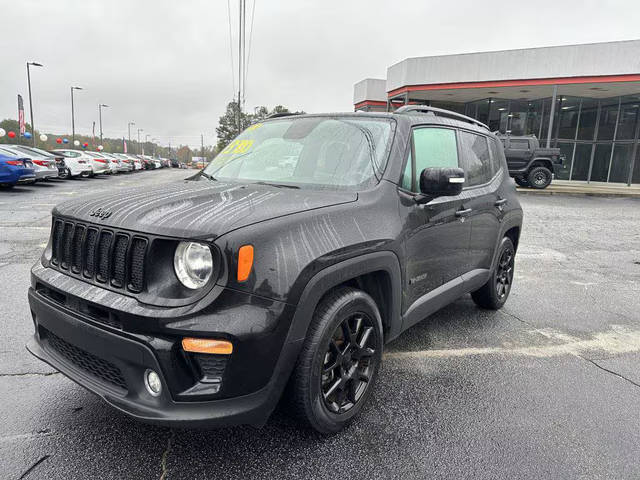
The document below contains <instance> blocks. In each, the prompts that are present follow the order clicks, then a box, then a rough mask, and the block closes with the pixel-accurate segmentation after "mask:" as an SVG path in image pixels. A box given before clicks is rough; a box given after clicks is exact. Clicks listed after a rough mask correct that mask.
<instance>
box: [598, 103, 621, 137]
mask: <svg viewBox="0 0 640 480" xmlns="http://www.w3.org/2000/svg"><path fill="white" fill-rule="evenodd" d="M616 123H618V99H617V98H616V99H615V100H607V101H605V100H603V101H602V102H601V104H600V121H599V122H598V138H597V140H613V139H614V138H613V137H614V134H615V131H616Z"/></svg>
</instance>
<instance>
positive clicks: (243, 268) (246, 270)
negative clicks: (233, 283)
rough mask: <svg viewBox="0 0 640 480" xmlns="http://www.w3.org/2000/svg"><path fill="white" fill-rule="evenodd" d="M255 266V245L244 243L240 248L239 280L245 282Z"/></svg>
mask: <svg viewBox="0 0 640 480" xmlns="http://www.w3.org/2000/svg"><path fill="white" fill-rule="evenodd" d="M252 266H253V245H243V246H242V247H240V250H238V281H239V282H244V281H246V280H247V278H249V274H250V273H251V267H252Z"/></svg>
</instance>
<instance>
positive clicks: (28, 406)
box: [0, 169, 640, 479]
mask: <svg viewBox="0 0 640 480" xmlns="http://www.w3.org/2000/svg"><path fill="white" fill-rule="evenodd" d="M191 173H193V171H185V170H166V169H163V170H159V171H150V172H140V173H135V174H128V175H127V174H126V175H118V176H116V177H113V178H104V179H81V180H73V181H56V182H50V183H46V184H41V185H35V186H29V187H19V188H15V189H13V190H12V191H0V280H1V285H2V288H0V306H1V307H2V310H1V311H2V315H1V322H2V327H3V336H2V340H3V341H2V345H0V405H2V408H1V409H0V477H1V478H3V479H4V478H7V479H18V478H28V479H40V478H47V479H63V478H64V479H70V478H78V479H85V478H101V479H112V478H113V479H116V478H117V479H122V478H145V479H146V478H164V479H170V478H176V479H177V478H190V479H205V478H215V477H224V478H228V479H232V478H264V479H274V478H305V479H315V478H318V479H320V478H322V479H326V478H330V477H334V476H335V477H340V478H398V477H401V476H402V477H404V478H427V477H428V478H474V479H484V478H487V479H488V478H492V479H493V478H541V477H542V478H638V477H640V462H639V461H638V458H639V456H640V413H639V412H640V409H639V408H638V404H639V403H640V369H639V368H638V360H640V200H638V199H633V198H599V197H591V196H585V197H582V196H562V195H553V196H537V195H526V196H525V195H523V196H521V201H522V204H523V208H524V211H525V227H524V231H523V235H522V239H521V244H520V248H519V251H518V255H517V257H516V277H515V285H514V288H513V290H512V293H511V297H510V298H509V300H508V302H507V304H506V306H505V308H504V309H503V310H501V311H498V312H489V311H484V310H480V309H478V308H477V307H476V306H475V305H474V304H473V302H472V301H471V299H470V297H468V296H467V297H463V298H461V299H460V300H458V301H457V302H455V303H454V304H452V305H450V306H449V307H446V308H445V309H443V310H441V311H440V312H438V313H437V314H435V315H433V316H432V317H430V318H428V319H426V320H425V321H423V322H422V323H421V324H418V325H417V326H415V327H414V328H412V329H410V330H409V331H407V332H405V333H404V334H403V335H402V336H401V337H400V338H398V339H397V340H396V341H394V342H393V343H392V344H390V345H388V347H387V350H386V353H385V358H384V364H383V368H382V371H381V375H380V377H379V381H378V383H377V385H376V388H375V392H374V396H373V397H372V400H373V401H372V402H371V403H370V404H369V405H368V407H367V408H366V409H365V411H364V412H363V414H362V415H361V417H360V418H359V419H358V420H357V421H356V422H354V423H353V424H352V425H351V426H350V427H349V428H348V429H347V430H346V431H344V432H342V433H340V434H338V435H335V436H332V437H322V436H320V435H317V434H315V433H313V432H310V431H308V430H304V429H300V428H298V427H297V425H296V424H295V423H294V422H292V421H291V420H289V418H288V417H287V415H286V412H284V411H282V410H278V411H277V412H276V413H275V414H274V415H273V417H272V419H271V420H270V422H269V423H268V424H267V425H266V426H265V427H263V428H261V429H255V428H252V427H238V428H229V429H223V430H215V431H187V430H171V429H168V428H160V427H153V426H148V425H144V424H140V423H137V422H135V421H133V420H131V419H129V418H127V417H126V416H124V415H122V414H120V413H118V412H116V411H114V410H113V409H111V408H110V407H108V406H106V405H105V404H103V403H102V402H101V401H100V400H99V399H98V398H96V397H95V396H93V395H92V394H90V393H88V392H86V391H85V390H84V389H82V388H81V387H79V386H77V385H76V384H74V383H73V382H71V381H70V380H68V379H66V378H65V377H64V376H62V375H61V374H58V373H56V372H55V371H53V370H52V369H51V368H49V367H48V366H46V365H45V364H43V363H41V362H39V361H38V360H36V359H34V358H33V357H31V355H29V354H28V353H27V352H26V350H25V349H24V344H25V342H26V341H27V338H28V337H29V335H31V332H32V328H33V327H32V322H31V318H30V313H29V307H28V304H27V301H26V291H27V288H28V285H29V269H30V267H31V265H32V264H33V263H34V262H35V261H37V259H38V258H39V256H40V253H41V251H42V249H43V247H44V245H45V243H46V241H47V237H48V234H49V229H50V210H51V208H52V207H53V205H54V204H56V203H58V202H60V201H63V200H65V199H68V198H74V197H76V196H79V195H82V194H83V193H88V192H90V191H100V190H105V191H106V190H110V189H115V188H120V187H125V186H135V185H143V184H144V185H148V184H153V183H155V184H157V185H158V186H159V188H161V185H162V184H163V183H166V182H170V181H174V180H177V179H180V178H184V177H186V176H188V175H189V174H191Z"/></svg>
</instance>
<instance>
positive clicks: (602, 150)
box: [589, 144, 611, 182]
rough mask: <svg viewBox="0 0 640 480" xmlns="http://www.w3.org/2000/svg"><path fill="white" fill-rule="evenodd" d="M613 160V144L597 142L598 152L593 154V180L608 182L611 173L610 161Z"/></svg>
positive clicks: (591, 179)
mask: <svg viewBox="0 0 640 480" xmlns="http://www.w3.org/2000/svg"><path fill="white" fill-rule="evenodd" d="M610 161H611V145H610V144H597V145H596V153H595V155H594V156H593V166H592V167H591V178H590V179H589V180H590V181H591V182H606V181H607V175H608V174H609V162H610Z"/></svg>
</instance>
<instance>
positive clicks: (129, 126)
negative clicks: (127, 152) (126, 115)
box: [127, 122, 136, 143]
mask: <svg viewBox="0 0 640 480" xmlns="http://www.w3.org/2000/svg"><path fill="white" fill-rule="evenodd" d="M135 124H136V122H129V123H128V124H127V129H128V130H129V143H131V125H135Z"/></svg>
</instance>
